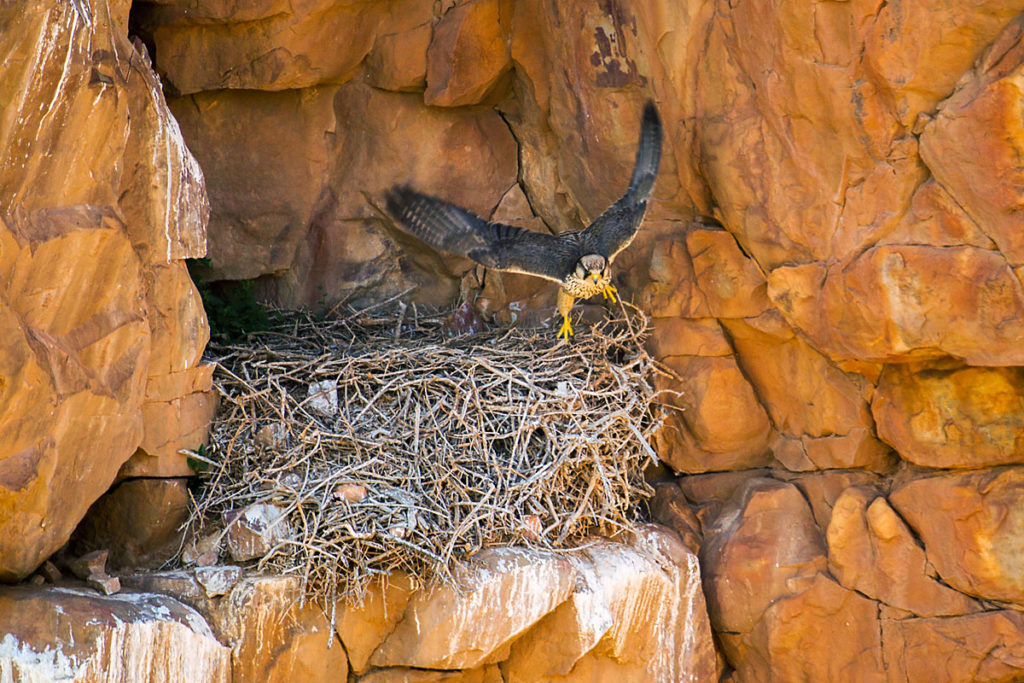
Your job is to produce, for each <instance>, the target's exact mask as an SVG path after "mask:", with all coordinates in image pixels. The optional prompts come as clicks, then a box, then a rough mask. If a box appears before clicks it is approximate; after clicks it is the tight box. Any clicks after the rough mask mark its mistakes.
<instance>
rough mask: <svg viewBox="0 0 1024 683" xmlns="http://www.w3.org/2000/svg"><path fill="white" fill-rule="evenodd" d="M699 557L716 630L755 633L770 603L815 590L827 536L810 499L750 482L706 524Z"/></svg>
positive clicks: (767, 482)
mask: <svg viewBox="0 0 1024 683" xmlns="http://www.w3.org/2000/svg"><path fill="white" fill-rule="evenodd" d="M700 559H701V567H702V570H703V572H704V575H705V584H704V585H705V592H706V593H707V596H708V611H709V614H710V616H711V623H712V625H713V626H714V627H715V630H716V631H718V632H719V633H721V632H723V631H728V632H735V633H741V634H749V633H750V632H751V630H752V629H753V628H754V627H755V625H756V624H757V622H758V621H759V620H760V619H761V617H762V615H764V613H765V611H766V610H767V609H768V607H769V606H770V605H772V604H773V603H775V602H777V601H778V600H779V599H781V598H784V597H787V596H792V595H796V594H799V593H801V592H803V591H804V590H806V589H807V588H809V587H810V586H811V585H812V583H814V582H815V576H816V575H817V574H818V573H819V572H820V571H822V570H824V569H825V564H826V559H825V544H824V541H823V539H822V537H821V531H820V530H819V529H818V527H817V525H816V524H815V523H814V517H813V516H812V515H811V509H810V507H808V505H807V501H806V500H805V499H804V497H803V495H802V494H801V493H800V491H799V490H798V489H797V488H796V487H795V486H793V485H792V484H784V483H782V482H780V481H776V480H773V479H767V478H755V479H750V480H749V481H747V482H746V483H745V484H744V486H743V487H742V488H741V489H738V490H737V491H736V493H734V494H733V496H732V497H731V499H730V500H729V502H728V503H727V504H726V505H724V506H723V507H722V508H721V511H720V512H719V514H718V516H717V518H716V519H715V520H713V521H710V522H709V523H707V524H705V525H704V545H703V547H702V548H701V554H700ZM730 662H731V663H732V664H733V665H734V666H735V665H736V664H737V663H736V662H735V661H733V660H732V659H730Z"/></svg>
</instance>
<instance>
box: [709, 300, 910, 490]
mask: <svg viewBox="0 0 1024 683" xmlns="http://www.w3.org/2000/svg"><path fill="white" fill-rule="evenodd" d="M723 324H724V325H725V327H726V329H728V330H729V333H730V337H731V340H732V344H733V346H734V347H735V348H736V353H737V357H738V360H739V363H740V365H741V367H742V368H743V370H744V375H745V376H746V377H747V378H748V379H749V380H750V382H751V383H752V384H753V386H754V388H755V390H756V391H757V396H758V398H760V400H761V401H762V402H763V404H764V406H765V408H767V410H768V413H769V414H770V415H771V418H772V423H773V424H774V425H775V427H776V428H778V429H779V431H780V432H782V433H783V434H784V435H786V436H793V437H796V439H799V442H800V443H799V446H797V444H795V443H794V444H791V445H789V447H788V448H782V449H777V450H776V457H777V458H779V460H780V461H781V462H783V464H785V465H786V466H787V467H789V468H790V469H795V470H806V469H813V468H817V469H833V468H847V467H863V468H870V469H879V470H884V469H886V468H887V467H888V466H889V465H890V460H891V459H890V458H889V457H888V452H889V449H888V448H887V447H886V446H885V445H884V444H882V443H879V442H878V440H877V439H875V438H874V436H873V434H872V427H873V423H872V419H871V413H870V412H869V410H868V404H867V401H866V396H867V395H868V394H869V391H870V389H871V385H870V384H869V383H868V382H867V381H865V379H864V378H863V377H861V376H860V375H856V374H849V373H844V372H843V371H841V370H840V369H838V368H837V367H835V365H833V364H832V363H831V362H830V361H829V360H828V358H826V357H825V356H823V355H822V354H820V353H819V352H817V351H816V350H814V348H812V347H811V346H809V345H808V344H807V343H806V342H804V341H803V340H802V339H801V338H800V337H797V336H796V335H795V334H794V333H793V330H792V329H791V328H790V327H789V326H788V325H787V324H786V323H785V322H784V321H783V319H782V317H781V316H780V315H779V314H778V312H776V311H772V312H769V313H765V314H763V315H761V316H759V317H757V318H753V319H750V320H730V321H725V322H724V323H723Z"/></svg>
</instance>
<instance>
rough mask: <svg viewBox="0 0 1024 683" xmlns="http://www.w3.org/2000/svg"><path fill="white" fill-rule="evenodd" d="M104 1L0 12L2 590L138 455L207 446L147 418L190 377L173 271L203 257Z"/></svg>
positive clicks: (201, 341)
mask: <svg viewBox="0 0 1024 683" xmlns="http://www.w3.org/2000/svg"><path fill="white" fill-rule="evenodd" d="M110 7H111V5H110V4H109V3H106V2H81V3H57V2H44V3H31V4H15V5H8V6H6V7H4V8H3V9H2V10H0V23H2V24H3V25H4V26H5V27H9V28H10V30H5V31H4V32H3V36H2V38H0V52H3V54H4V55H5V59H4V63H5V67H4V70H3V72H2V74H0V98H2V99H3V100H4V102H7V103H9V105H10V106H6V107H5V109H4V114H3V116H2V118H0V139H2V140H3V141H4V144H3V147H2V149H3V151H2V152H0V197H2V199H0V328H2V329H3V331H4V333H3V335H2V339H3V342H2V344H3V347H2V348H3V353H0V357H2V358H3V360H2V361H0V577H3V578H6V579H11V578H19V577H23V576H25V575H26V574H28V573H29V572H31V571H32V570H33V569H34V568H35V567H36V566H37V565H39V563H40V562H42V560H44V559H45V558H46V557H47V556H48V555H49V554H50V553H52V552H53V551H55V550H56V549H57V548H58V547H60V546H61V545H62V544H63V543H64V542H65V541H66V540H67V539H68V537H69V536H70V534H71V531H72V530H73V528H74V526H75V524H77V523H78V521H79V520H80V519H81V518H82V516H83V515H84V514H85V512H86V510H87V509H88V507H89V505H90V504H92V502H93V501H95V500H96V499H97V498H98V497H99V495H100V494H101V493H103V491H105V490H106V489H107V487H109V486H110V484H111V483H112V482H113V480H114V478H115V476H116V475H117V473H118V470H119V468H120V467H121V466H122V464H124V462H125V461H126V460H128V458H129V456H131V455H132V453H134V452H135V451H136V449H138V448H139V447H143V446H144V447H145V448H150V449H152V450H159V449H160V448H163V447H167V446H168V445H170V444H171V443H172V442H173V443H174V444H178V443H183V442H190V444H191V445H198V443H199V442H201V440H202V438H204V437H205V424H201V423H202V422H203V420H201V419H200V420H191V421H190V420H184V421H177V422H176V421H175V420H174V419H173V417H170V418H169V417H168V416H167V414H166V411H163V412H162V407H163V405H164V404H175V403H176V402H180V401H182V400H185V399H184V398H183V397H184V396H185V395H186V394H188V393H189V391H185V390H182V391H175V390H174V387H173V386H172V385H173V384H174V380H172V378H177V379H178V381H179V382H180V384H179V386H184V385H188V384H195V383H196V382H195V377H196V376H197V375H201V374H202V373H203V370H202V369H201V368H200V366H199V365H198V364H199V357H200V355H201V354H202V350H203V347H204V346H205V344H206V340H207V325H206V317H205V314H204V313H203V310H202V306H201V304H200V303H199V296H198V293H197V292H196V290H195V288H194V286H192V284H191V281H189V280H188V278H187V276H183V273H184V266H183V264H182V263H181V259H183V258H185V257H189V256H200V255H201V254H202V253H203V251H204V250H205V246H206V245H205V222H206V216H207V213H208V211H209V207H208V204H207V200H206V195H205V191H204V189H203V176H202V172H201V171H200V169H199V166H198V165H197V164H196V162H195V160H194V159H193V158H192V156H191V154H190V153H189V152H188V150H187V149H186V148H185V145H184V142H183V140H182V138H181V134H180V131H179V129H178V126H177V123H176V122H175V120H174V119H173V118H172V117H171V115H170V112H169V111H168V109H167V105H166V103H165V101H164V96H163V93H162V92H161V88H160V83H159V81H158V79H157V78H156V76H155V74H154V73H153V71H152V69H151V66H150V64H149V59H148V57H147V55H146V51H145V49H144V48H143V47H142V46H141V44H136V45H133V44H132V43H131V42H129V40H128V38H127V35H126V23H125V22H126V21H127V6H126V5H125V4H120V5H115V10H116V11H114V12H113V13H112V12H111V9H110ZM199 383H200V384H201V382H199ZM207 388H208V387H207ZM205 417H206V418H208V414H206V415H205ZM158 422H159V423H160V424H159V425H158ZM186 423H187V424H186ZM147 437H149V438H148V439H147Z"/></svg>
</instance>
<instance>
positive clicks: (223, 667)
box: [0, 586, 232, 683]
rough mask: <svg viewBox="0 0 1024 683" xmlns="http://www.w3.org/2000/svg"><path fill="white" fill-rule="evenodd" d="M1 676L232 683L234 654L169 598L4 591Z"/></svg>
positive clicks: (22, 589) (65, 591) (0, 609)
mask: <svg viewBox="0 0 1024 683" xmlns="http://www.w3.org/2000/svg"><path fill="white" fill-rule="evenodd" d="M0 632H2V633H3V634H4V635H3V638H2V639H0V676H2V677H3V678H4V679H5V680H13V681H51V680H61V681H64V680H68V681H83V682H84V681H98V680H104V681H107V680H109V681H211V682H216V681H222V682H224V683H228V681H231V680H232V669H231V655H230V652H229V650H228V648H226V647H224V646H223V645H221V644H220V643H219V642H217V639H216V638H215V637H214V635H213V633H211V631H210V628H209V626H207V624H206V622H205V621H204V620H203V618H202V616H200V615H199V614H198V613H197V612H196V611H195V610H194V609H192V608H190V607H187V606H185V605H183V604H181V603H180V602H177V601H175V600H174V599H172V598H169V597H167V596H164V595H154V594H150V593H122V594H120V595H116V596H110V597H102V596H99V595H96V594H95V593H93V592H92V591H84V590H74V589H69V588H28V587H23V586H12V587H4V588H2V589H0Z"/></svg>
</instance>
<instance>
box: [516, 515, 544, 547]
mask: <svg viewBox="0 0 1024 683" xmlns="http://www.w3.org/2000/svg"><path fill="white" fill-rule="evenodd" d="M543 530H544V525H543V524H542V523H541V521H540V517H538V516H537V515H527V516H526V517H524V518H523V524H522V526H521V527H520V531H521V533H522V534H523V538H525V539H527V540H528V541H536V540H537V539H539V538H540V534H541V532H542V531H543Z"/></svg>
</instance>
